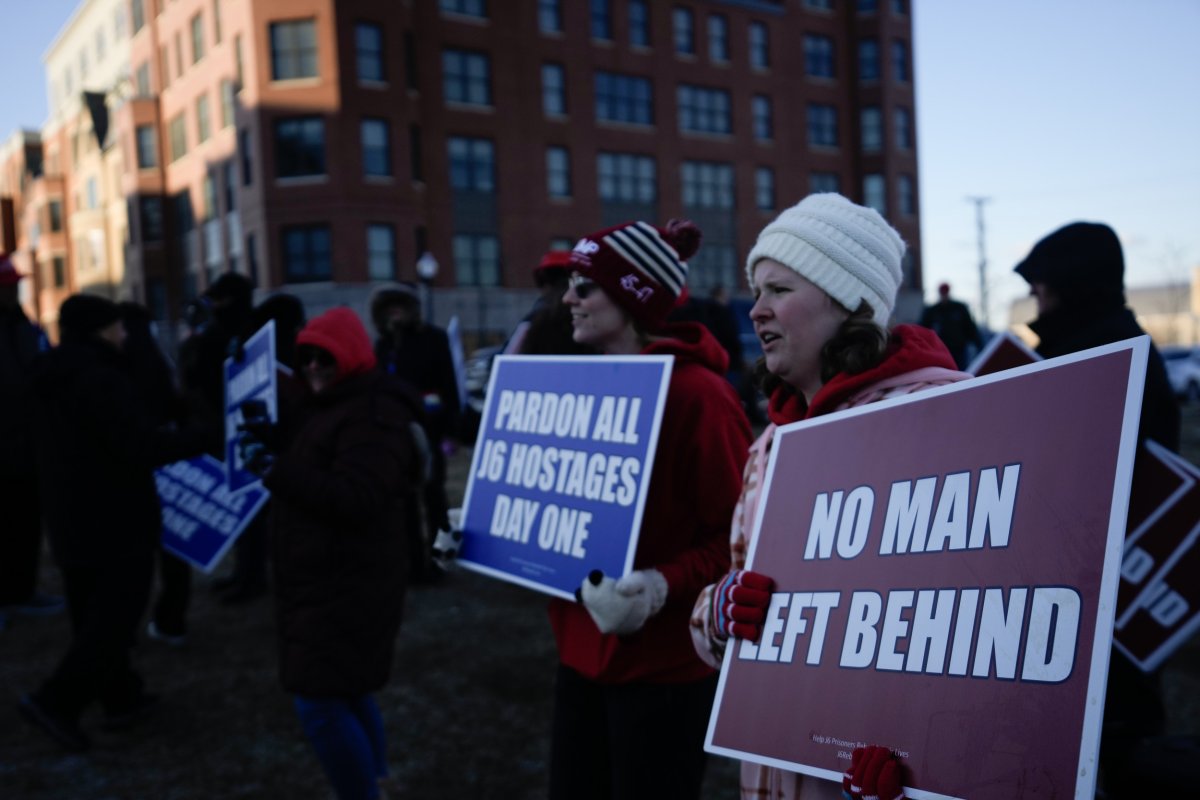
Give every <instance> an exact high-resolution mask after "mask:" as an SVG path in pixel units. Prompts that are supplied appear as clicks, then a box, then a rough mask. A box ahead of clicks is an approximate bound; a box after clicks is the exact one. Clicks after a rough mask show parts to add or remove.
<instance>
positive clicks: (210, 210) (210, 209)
mask: <svg viewBox="0 0 1200 800" xmlns="http://www.w3.org/2000/svg"><path fill="white" fill-rule="evenodd" d="M219 213H220V209H219V208H217V175H216V173H215V172H213V171H211V170H209V172H208V173H207V174H205V176H204V218H205V219H212V218H213V217H216V216H218V214H219Z"/></svg>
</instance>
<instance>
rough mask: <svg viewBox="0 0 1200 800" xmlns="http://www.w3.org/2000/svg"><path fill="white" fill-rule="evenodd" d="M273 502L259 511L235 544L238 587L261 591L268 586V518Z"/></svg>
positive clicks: (233, 574) (235, 573)
mask: <svg viewBox="0 0 1200 800" xmlns="http://www.w3.org/2000/svg"><path fill="white" fill-rule="evenodd" d="M270 513H271V501H270V500H268V501H267V503H266V505H264V506H263V507H262V508H261V509H259V511H258V514H256V515H255V517H254V519H252V520H250V524H249V525H247V526H246V529H245V530H244V531H242V533H241V535H240V536H238V538H237V541H236V542H234V543H233V556H234V561H233V573H232V574H231V575H230V577H231V578H232V579H233V583H234V585H236V586H240V587H243V588H247V589H261V588H264V587H266V585H267V517H269V516H270Z"/></svg>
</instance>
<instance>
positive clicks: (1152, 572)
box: [1115, 453, 1200, 671]
mask: <svg viewBox="0 0 1200 800" xmlns="http://www.w3.org/2000/svg"><path fill="white" fill-rule="evenodd" d="M1166 456H1167V457H1168V458H1169V459H1170V460H1172V461H1173V462H1174V463H1175V465H1176V466H1178V467H1179V468H1180V469H1182V470H1184V471H1185V472H1186V473H1187V474H1188V477H1189V478H1190V479H1191V483H1189V484H1188V485H1187V486H1186V488H1185V489H1184V490H1182V492H1181V493H1178V494H1177V496H1175V497H1173V498H1172V500H1171V501H1170V502H1168V503H1166V504H1164V507H1163V509H1162V512H1161V513H1160V514H1158V515H1157V516H1156V517H1155V519H1154V520H1153V522H1152V523H1151V524H1149V525H1148V526H1147V530H1146V531H1145V533H1144V535H1142V536H1141V537H1139V538H1138V539H1137V540H1136V541H1131V542H1130V543H1129V544H1128V545H1127V546H1126V552H1125V558H1124V562H1123V564H1122V569H1121V578H1122V581H1121V582H1122V589H1124V588H1125V584H1126V583H1128V582H1132V581H1133V580H1134V579H1137V578H1141V580H1140V581H1138V582H1137V585H1138V586H1139V587H1141V590H1140V592H1139V593H1138V594H1137V596H1136V597H1135V598H1134V599H1133V600H1132V602H1131V603H1130V604H1129V606H1128V607H1127V608H1125V609H1124V611H1123V613H1120V615H1119V616H1118V618H1117V633H1116V642H1115V644H1116V646H1117V649H1118V650H1120V651H1121V652H1122V653H1124V654H1125V655H1126V656H1128V657H1129V658H1130V659H1131V660H1132V661H1133V662H1134V663H1135V664H1137V665H1138V666H1139V667H1141V668H1142V669H1144V670H1146V671H1152V670H1155V669H1158V667H1159V666H1161V665H1162V663H1163V661H1165V660H1166V659H1167V658H1168V657H1169V656H1170V655H1171V654H1172V653H1173V652H1175V650H1177V649H1178V648H1179V646H1180V645H1181V644H1183V643H1184V642H1186V641H1188V640H1189V639H1190V638H1191V637H1192V635H1193V634H1195V632H1196V631H1197V630H1198V629H1200V546H1198V545H1200V483H1197V479H1200V469H1198V468H1197V467H1196V466H1195V465H1193V464H1189V463H1188V462H1187V461H1185V460H1184V459H1182V458H1180V457H1179V456H1177V455H1175V454H1174V453H1167V454H1166ZM1147 576H1149V577H1147ZM1119 611H1120V609H1119Z"/></svg>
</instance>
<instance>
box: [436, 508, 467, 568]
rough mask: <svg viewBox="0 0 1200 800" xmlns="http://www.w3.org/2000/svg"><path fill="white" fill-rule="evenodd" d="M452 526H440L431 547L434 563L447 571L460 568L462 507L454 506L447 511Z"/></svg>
mask: <svg viewBox="0 0 1200 800" xmlns="http://www.w3.org/2000/svg"><path fill="white" fill-rule="evenodd" d="M447 516H449V518H450V528H449V530H447V529H446V528H439V529H438V532H437V536H435V537H434V539H433V544H432V545H431V546H430V548H429V552H430V555H431V556H433V563H435V564H437V565H438V566H439V567H441V568H442V569H443V570H445V571H446V572H450V571H451V570H455V569H458V551H459V550H460V549H461V548H462V539H463V535H462V530H461V527H462V509H461V508H452V509H450V510H449V511H448V512H447Z"/></svg>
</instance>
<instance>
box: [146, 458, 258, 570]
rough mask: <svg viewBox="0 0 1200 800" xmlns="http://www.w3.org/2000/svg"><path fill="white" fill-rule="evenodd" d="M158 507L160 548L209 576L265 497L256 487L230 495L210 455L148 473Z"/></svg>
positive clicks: (217, 463) (221, 466) (219, 466)
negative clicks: (150, 474) (152, 473)
mask: <svg viewBox="0 0 1200 800" xmlns="http://www.w3.org/2000/svg"><path fill="white" fill-rule="evenodd" d="M154 481H155V483H156V484H157V485H158V499H159V502H160V503H161V504H162V515H163V532H162V544H163V547H164V548H166V549H167V550H168V551H170V552H172V553H174V554H175V555H177V556H179V557H180V558H182V559H183V560H184V561H187V562H189V563H192V564H195V565H196V566H197V567H199V568H200V569H202V570H204V571H205V572H212V571H213V569H214V568H215V567H216V566H217V564H218V563H219V562H220V561H221V558H222V556H224V555H225V552H226V551H227V550H228V549H229V548H230V546H232V545H233V543H234V541H235V540H236V539H237V537H238V536H239V535H241V533H242V531H243V530H245V529H246V526H247V525H248V524H250V520H252V519H254V515H255V514H257V513H258V511H259V509H260V508H262V506H263V503H265V502H267V498H268V497H269V496H270V492H268V491H267V490H266V489H264V488H263V487H262V484H261V483H260V484H259V485H257V486H252V487H249V488H247V489H245V490H244V491H241V492H238V493H236V494H234V493H232V492H230V491H229V488H228V487H227V486H226V485H225V465H224V464H222V463H221V462H220V461H218V460H217V459H215V458H213V457H212V456H210V455H203V456H200V457H199V458H193V459H190V460H188V461H177V462H175V463H174V464H168V465H167V466H165V467H162V468H161V469H157V470H155V471H154Z"/></svg>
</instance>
